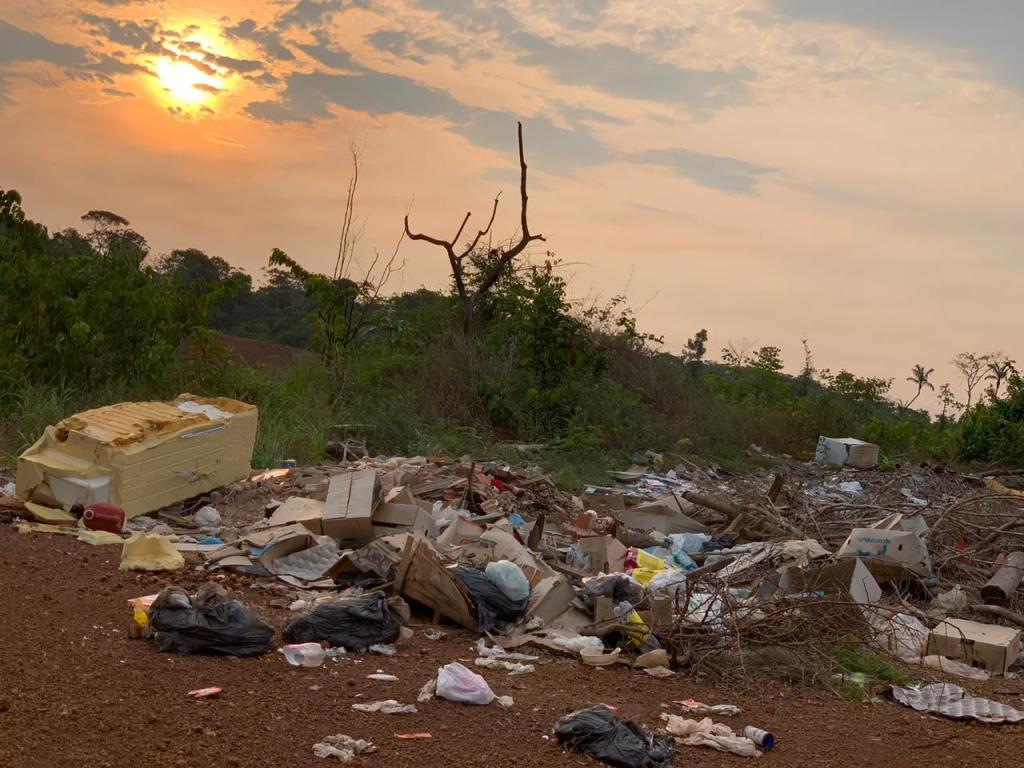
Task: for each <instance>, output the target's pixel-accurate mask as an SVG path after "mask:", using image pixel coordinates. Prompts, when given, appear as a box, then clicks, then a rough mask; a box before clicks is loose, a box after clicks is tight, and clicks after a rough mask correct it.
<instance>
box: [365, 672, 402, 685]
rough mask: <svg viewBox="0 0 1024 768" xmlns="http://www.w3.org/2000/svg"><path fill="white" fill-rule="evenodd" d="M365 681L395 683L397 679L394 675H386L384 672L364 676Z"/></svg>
mask: <svg viewBox="0 0 1024 768" xmlns="http://www.w3.org/2000/svg"><path fill="white" fill-rule="evenodd" d="M366 679H367V680H376V681H377V682H378V683H397V682H398V677H396V676H395V675H388V674H385V673H384V672H375V673H373V674H372V675H367V676H366Z"/></svg>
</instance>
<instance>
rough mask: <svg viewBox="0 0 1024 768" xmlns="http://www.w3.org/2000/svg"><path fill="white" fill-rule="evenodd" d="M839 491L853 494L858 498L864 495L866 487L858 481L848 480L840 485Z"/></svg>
mask: <svg viewBox="0 0 1024 768" xmlns="http://www.w3.org/2000/svg"><path fill="white" fill-rule="evenodd" d="M839 490H840V491H842V492H843V493H851V494H854V495H856V496H859V495H860V494H862V493H864V486H863V485H861V484H860V481H858V480H847V481H846V482H843V483H840V484H839Z"/></svg>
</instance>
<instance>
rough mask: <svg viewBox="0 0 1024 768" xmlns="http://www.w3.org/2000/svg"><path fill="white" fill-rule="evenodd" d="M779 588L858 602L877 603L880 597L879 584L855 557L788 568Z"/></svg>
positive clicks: (790, 592) (786, 592)
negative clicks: (822, 593) (834, 596)
mask: <svg viewBox="0 0 1024 768" xmlns="http://www.w3.org/2000/svg"><path fill="white" fill-rule="evenodd" d="M779 590H780V591H781V592H782V593H783V594H786V595H797V594H803V593H808V592H824V593H825V594H826V595H836V596H840V597H842V598H844V599H845V598H849V599H850V600H852V601H853V602H855V603H859V604H869V603H872V604H873V603H877V602H878V601H879V600H880V599H881V597H882V588H881V587H880V586H878V582H877V581H876V580H875V577H874V576H872V575H871V572H870V571H869V570H868V569H867V567H866V566H865V565H864V563H863V562H861V561H860V560H859V559H858V558H850V559H847V560H841V561H839V562H836V563H827V564H818V563H812V564H810V565H807V566H805V567H803V568H797V567H790V568H787V569H785V570H784V571H783V573H782V575H781V579H780V582H779Z"/></svg>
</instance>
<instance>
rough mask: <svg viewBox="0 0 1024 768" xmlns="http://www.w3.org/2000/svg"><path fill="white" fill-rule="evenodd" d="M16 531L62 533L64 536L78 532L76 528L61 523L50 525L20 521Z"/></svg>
mask: <svg viewBox="0 0 1024 768" xmlns="http://www.w3.org/2000/svg"><path fill="white" fill-rule="evenodd" d="M18 533H62V534H64V535H66V536H74V535H75V534H76V533H78V529H77V528H69V527H67V526H61V525H50V524H49V523H26V522H24V521H22V522H21V523H19V524H18Z"/></svg>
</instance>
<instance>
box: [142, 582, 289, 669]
mask: <svg viewBox="0 0 1024 768" xmlns="http://www.w3.org/2000/svg"><path fill="white" fill-rule="evenodd" d="M149 625H150V626H151V627H152V628H153V639H154V640H155V641H156V644H157V648H159V649H160V650H161V651H172V652H174V653H177V654H179V655H181V656H187V655H189V654H192V653H212V654H220V655H224V656H258V655H260V654H263V653H269V652H270V651H272V650H274V625H273V624H271V623H270V622H269V621H265V620H264V619H261V618H260V617H259V616H257V615H256V614H255V613H254V612H253V611H252V610H250V609H249V608H247V607H246V606H244V605H242V604H241V603H240V602H238V601H237V600H225V599H223V598H211V599H208V600H199V599H197V600H196V601H195V602H193V601H192V600H190V599H189V597H188V594H187V593H186V592H185V590H183V589H181V588H180V587H167V588H166V589H164V590H163V591H162V592H161V593H160V595H159V596H158V597H157V599H156V600H154V601H153V605H152V607H151V608H150V610H149Z"/></svg>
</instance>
